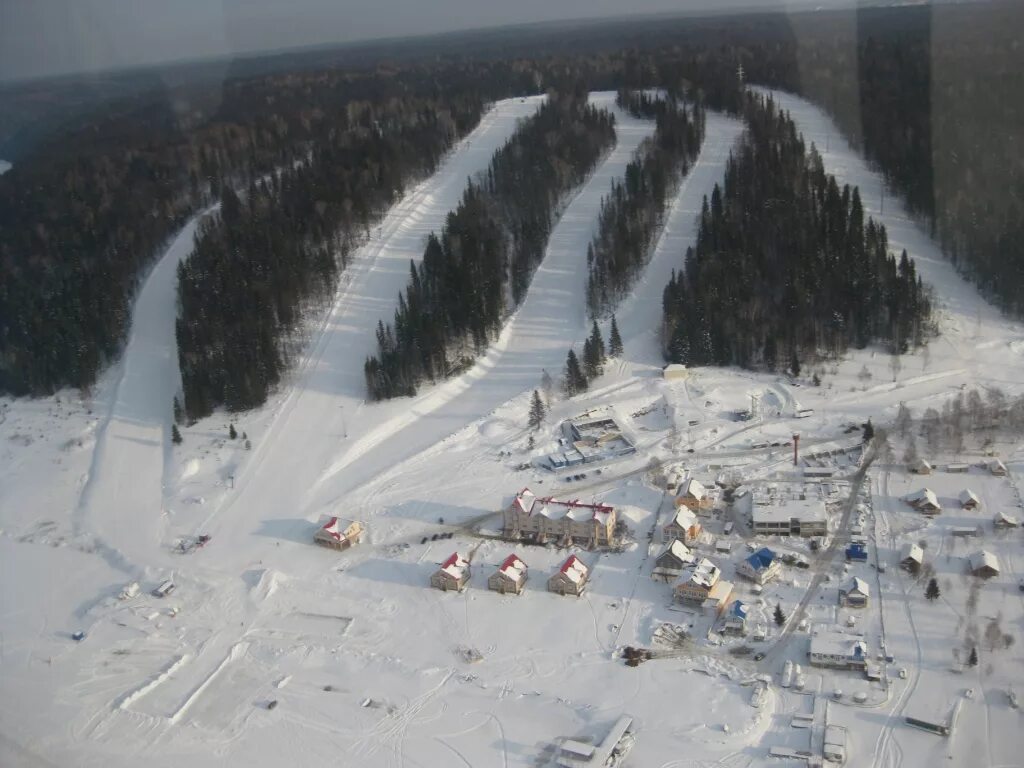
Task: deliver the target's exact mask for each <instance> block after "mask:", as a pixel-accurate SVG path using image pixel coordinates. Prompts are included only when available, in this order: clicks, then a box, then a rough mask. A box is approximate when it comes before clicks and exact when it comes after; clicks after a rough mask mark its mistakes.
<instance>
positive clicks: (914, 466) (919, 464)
mask: <svg viewBox="0 0 1024 768" xmlns="http://www.w3.org/2000/svg"><path fill="white" fill-rule="evenodd" d="M907 471H908V472H910V473H911V474H913V475H930V474H931V473H932V465H931V464H929V463H928V462H927V461H925V460H924V459H915V460H914V461H912V462H910V463H909V464H908V465H907Z"/></svg>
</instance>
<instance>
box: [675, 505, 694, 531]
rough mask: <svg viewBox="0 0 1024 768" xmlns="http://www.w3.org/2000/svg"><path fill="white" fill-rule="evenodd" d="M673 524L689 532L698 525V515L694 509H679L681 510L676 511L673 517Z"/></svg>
mask: <svg viewBox="0 0 1024 768" xmlns="http://www.w3.org/2000/svg"><path fill="white" fill-rule="evenodd" d="M672 522H673V523H675V524H676V525H678V526H679V527H680V528H682V529H683V530H684V531H688V530H690V528H692V527H693V526H695V525H696V524H697V515H695V514H694V513H693V510H692V509H688V508H687V507H679V509H677V510H676V513H675V515H673V516H672Z"/></svg>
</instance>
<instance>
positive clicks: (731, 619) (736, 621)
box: [724, 600, 748, 635]
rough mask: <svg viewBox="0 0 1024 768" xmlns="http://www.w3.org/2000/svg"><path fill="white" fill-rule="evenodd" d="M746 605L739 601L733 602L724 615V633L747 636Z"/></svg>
mask: <svg viewBox="0 0 1024 768" xmlns="http://www.w3.org/2000/svg"><path fill="white" fill-rule="evenodd" d="M747 613H748V608H747V604H746V603H744V602H742V601H740V600H735V601H733V603H732V605H730V606H729V610H728V611H726V613H725V627H724V631H725V632H728V633H730V634H735V635H745V634H747Z"/></svg>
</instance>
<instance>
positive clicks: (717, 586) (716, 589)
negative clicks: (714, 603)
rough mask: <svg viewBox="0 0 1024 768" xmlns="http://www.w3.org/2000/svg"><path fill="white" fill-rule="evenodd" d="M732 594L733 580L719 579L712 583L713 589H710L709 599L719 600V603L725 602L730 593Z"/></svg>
mask: <svg viewBox="0 0 1024 768" xmlns="http://www.w3.org/2000/svg"><path fill="white" fill-rule="evenodd" d="M731 594H732V582H731V581H726V580H725V579H718V580H717V581H716V582H715V583H714V584H712V585H711V589H709V590H708V600H718V601H719V603H724V602H726V601H727V600H728V599H729V595H731Z"/></svg>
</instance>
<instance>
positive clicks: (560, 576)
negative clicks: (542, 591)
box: [548, 555, 590, 596]
mask: <svg viewBox="0 0 1024 768" xmlns="http://www.w3.org/2000/svg"><path fill="white" fill-rule="evenodd" d="M588 578H590V570H589V569H588V568H587V566H585V565H584V564H583V561H582V560H580V559H579V558H578V557H576V555H570V556H569V559H568V560H566V561H565V562H564V563H562V567H561V568H559V569H558V573H556V574H555V575H554V576H552V577H551V578H550V579H548V592H554V593H556V594H559V595H576V596H579V595H582V594H583V588H584V587H585V586H586V584H587V579H588Z"/></svg>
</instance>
